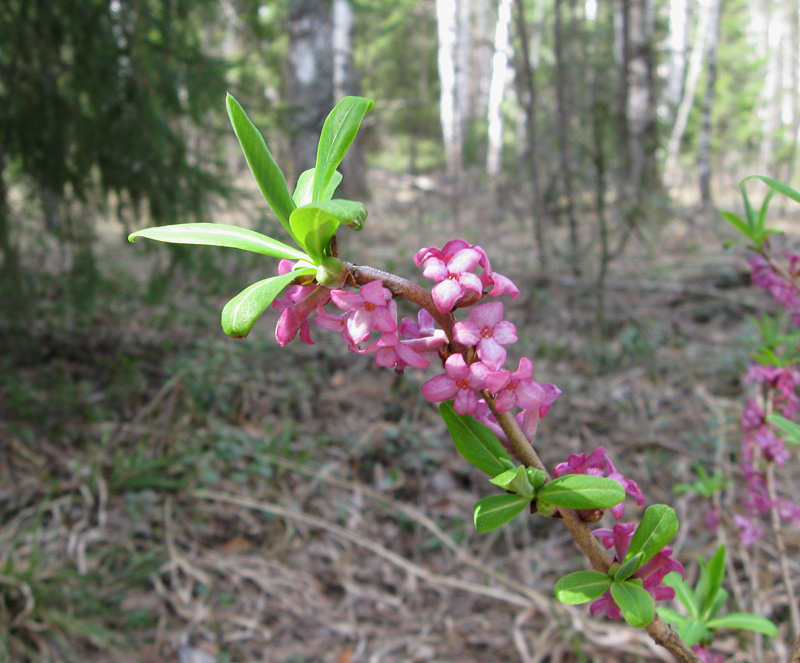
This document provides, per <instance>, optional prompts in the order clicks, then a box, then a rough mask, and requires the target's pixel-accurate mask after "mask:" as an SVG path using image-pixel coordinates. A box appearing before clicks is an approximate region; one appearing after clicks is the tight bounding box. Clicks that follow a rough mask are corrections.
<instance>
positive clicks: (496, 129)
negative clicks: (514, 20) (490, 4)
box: [486, 0, 511, 179]
mask: <svg viewBox="0 0 800 663" xmlns="http://www.w3.org/2000/svg"><path fill="white" fill-rule="evenodd" d="M510 23H511V0H500V2H499V3H498V5H497V24H496V26H495V33H494V57H493V58H492V78H491V83H490V86H489V103H488V109H487V119H488V124H489V129H488V147H487V150H486V173H487V174H488V175H489V177H490V178H492V179H495V178H497V177H498V176H499V175H500V170H501V168H502V159H503V112H502V107H503V97H504V96H505V88H506V81H507V79H508V48H509V42H508V29H509V24H510Z"/></svg>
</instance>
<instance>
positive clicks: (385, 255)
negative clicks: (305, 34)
mask: <svg viewBox="0 0 800 663" xmlns="http://www.w3.org/2000/svg"><path fill="white" fill-rule="evenodd" d="M389 184H391V181H390V182H388V183H387V182H386V181H383V182H382V184H381V186H383V187H387V189H388V187H389ZM389 192H390V193H392V195H391V196H390V201H393V202H391V204H381V203H375V204H373V206H372V207H371V219H370V221H371V222H372V223H373V226H372V227H371V228H370V227H369V226H368V229H367V230H365V231H364V233H363V234H362V235H361V236H357V237H355V238H353V240H352V243H351V238H350V237H346V238H343V241H342V242H341V244H342V245H345V246H348V244H349V245H350V246H354V247H356V248H353V249H352V252H356V250H358V251H367V252H369V253H370V254H371V255H372V256H374V260H375V262H376V263H377V264H379V265H381V266H384V265H387V264H388V265H389V266H390V267H394V268H396V269H398V270H400V271H405V272H407V273H410V267H409V266H410V260H408V259H407V258H406V257H405V255H406V254H408V255H410V254H411V253H412V252H413V251H415V250H416V249H417V248H419V246H420V245H433V244H441V243H442V242H443V241H446V239H447V238H448V234H449V229H448V228H447V224H444V223H440V222H439V220H438V219H440V218H442V217H444V216H446V204H445V202H444V201H441V200H437V199H435V198H429V197H425V194H422V193H420V192H418V191H417V192H414V191H413V190H406V189H403V191H400V192H398V191H394V192H392V191H391V190H390V191H389ZM399 194H402V195H399ZM470 202H471V204H470V205H469V208H468V211H465V208H466V207H467V206H463V207H462V215H463V218H462V219H461V223H462V234H463V235H464V236H466V237H467V238H468V239H471V240H473V241H478V240H479V234H485V225H486V223H487V222H488V223H491V224H492V225H491V232H490V233H489V236H490V241H489V242H486V241H483V240H481V243H482V244H483V245H484V246H485V247H486V248H487V250H489V251H490V255H491V256H492V258H493V264H494V266H495V268H497V269H498V270H499V271H501V272H503V273H507V274H508V275H509V276H512V277H516V278H517V279H519V280H521V281H522V282H523V283H524V282H525V281H526V279H527V280H530V281H531V282H532V272H531V262H532V260H533V255H534V252H533V246H532V244H531V242H530V241H529V240H528V239H527V238H528V237H529V235H530V233H529V231H528V229H527V228H524V227H522V225H521V224H520V223H519V222H518V221H517V220H516V219H514V218H511V216H510V215H509V217H508V218H506V217H505V215H504V213H503V208H502V207H498V205H497V201H496V200H495V199H493V198H492V197H491V196H488V195H486V196H475V199H474V200H473V201H470ZM379 221H382V222H384V225H383V226H382V227H380V226H378V222H379ZM389 221H390V222H391V223H389ZM587 223H588V222H587ZM717 230H718V228H717V227H716V226H714V225H709V226H704V225H699V226H693V227H688V228H687V226H685V225H684V224H676V225H674V226H667V227H664V228H660V229H658V231H656V230H648V231H647V232H648V233H651V236H649V239H648V236H645V238H644V239H641V240H639V241H636V242H634V243H632V245H631V247H630V250H629V251H628V253H627V254H626V256H625V257H624V259H623V260H621V261H619V262H617V263H615V264H614V267H613V271H614V273H613V274H612V278H611V280H610V283H609V291H608V294H607V297H606V299H607V311H606V316H607V318H608V320H609V321H611V324H612V327H613V330H612V333H611V335H610V337H609V338H603V337H602V336H601V335H600V333H599V331H598V329H597V327H596V315H595V313H596V311H595V295H594V292H593V289H592V284H591V279H589V278H585V279H584V280H577V281H576V280H575V279H574V278H572V277H568V276H567V275H568V273H569V270H568V269H567V265H565V264H557V265H556V266H555V267H554V270H553V273H552V274H551V275H550V276H551V277H552V278H551V281H550V283H549V284H548V285H547V286H546V287H538V288H537V289H536V290H535V291H531V292H529V293H528V294H526V295H525V296H524V297H523V298H521V299H520V300H519V301H518V302H516V303H515V304H514V305H513V306H510V307H509V310H510V316H511V317H512V319H513V320H514V321H515V322H516V323H517V325H518V327H519V329H520V331H521V342H520V348H521V349H520V350H519V353H522V352H524V353H526V354H529V355H531V356H532V357H533V358H534V362H535V364H536V369H537V377H538V378H539V379H540V380H541V381H552V382H555V383H556V384H558V385H559V386H560V387H561V388H562V389H563V390H564V395H563V396H562V398H561V399H560V400H559V402H558V403H557V405H556V406H555V407H554V408H553V410H552V412H551V414H550V415H549V416H548V418H547V419H546V420H545V421H544V422H543V423H542V425H541V426H540V447H541V450H542V455H543V457H544V459H545V460H546V462H548V463H550V464H551V465H552V464H554V463H556V462H559V461H561V460H564V459H565V458H566V457H567V455H568V454H570V453H573V452H576V451H579V450H586V449H590V448H595V447H596V446H599V445H600V444H603V445H605V446H606V448H607V449H608V450H609V451H610V453H611V455H612V457H613V458H615V459H616V460H617V461H618V465H619V466H620V468H621V469H622V470H623V471H624V472H625V473H626V474H627V475H628V476H630V477H631V478H635V479H636V480H637V481H638V482H639V484H640V485H641V486H642V488H643V490H644V491H645V494H646V496H647V497H648V500H649V501H650V502H659V501H662V502H669V503H673V504H674V505H675V507H676V509H677V511H678V514H679V517H680V518H681V523H682V526H681V531H680V532H679V534H678V537H677V539H676V541H675V545H674V547H675V548H676V554H677V555H678V556H679V557H680V558H681V559H682V560H683V561H684V563H686V564H687V566H688V568H689V569H690V570H691V569H692V568H693V562H692V560H693V559H694V557H695V555H696V554H697V553H703V554H706V555H709V554H710V553H711V552H713V550H714V548H715V547H716V544H717V538H716V537H715V536H714V535H713V534H711V533H710V532H708V531H707V530H706V528H705V526H704V524H703V512H704V508H705V506H704V503H703V501H702V500H700V499H699V498H697V497H692V496H681V497H678V498H674V497H673V496H672V495H671V493H670V490H671V487H672V485H673V484H675V483H677V482H681V481H690V480H692V478H693V477H692V475H691V472H690V470H691V468H692V466H693V465H694V464H695V463H697V462H703V463H704V464H705V465H706V467H707V468H708V469H709V471H711V472H713V471H724V472H727V473H729V474H730V475H732V476H734V477H736V471H737V470H736V468H735V466H733V465H731V462H732V455H731V454H732V452H735V451H736V450H737V448H738V444H739V437H738V428H737V425H736V421H737V417H738V411H739V408H740V407H741V405H742V402H743V401H742V400H741V392H742V386H741V383H740V375H741V373H742V369H743V367H744V365H745V360H746V351H745V350H744V349H743V348H744V346H743V345H742V344H741V340H742V336H743V334H744V329H745V327H744V323H743V317H744V315H745V314H750V313H752V312H753V311H755V310H757V309H758V307H759V306H761V303H760V301H761V300H760V298H759V297H758V296H757V295H756V294H755V293H753V292H752V290H751V289H749V288H748V287H747V286H746V283H744V282H743V281H742V280H741V279H740V276H741V266H740V263H739V261H738V258H737V257H736V255H734V254H727V253H724V252H723V251H722V250H721V249H720V248H719V246H720V244H721V239H720V236H719V234H718V232H717ZM590 234H591V230H590V229H589V228H587V237H589V236H590ZM587 243H588V240H587ZM129 250H130V249H128V248H127V247H125V248H119V247H118V248H116V249H114V251H129ZM345 250H347V249H345ZM112 255H113V254H112ZM125 260H130V256H128V257H127V258H125ZM392 262H393V263H394V265H392V264H390V263H392ZM398 265H399V267H398ZM195 285H196V284H194V283H190V284H187V287H188V288H189V289H191V287H193V286H195ZM182 297H183V300H182V302H181V304H180V306H179V308H178V309H177V312H176V310H174V309H170V308H169V305H168V304H167V305H160V306H159V307H154V311H152V312H150V313H147V312H145V313H144V314H142V310H143V308H142V307H139V306H137V307H136V308H134V309H132V310H131V311H122V312H120V313H117V314H107V315H106V318H105V327H106V328H105V330H104V331H102V332H101V333H100V334H99V336H100V337H102V338H105V339H106V340H108V343H105V344H104V343H99V342H96V343H95V345H94V346H93V349H92V351H91V352H77V351H76V350H75V348H76V347H77V346H78V345H79V344H78V343H68V342H66V341H64V342H63V343H62V344H61V345H60V346H57V347H56V346H55V345H54V349H53V350H52V352H50V353H49V354H47V355H46V356H44V355H43V358H40V360H39V361H38V363H35V364H34V365H30V366H26V367H20V368H19V369H18V372H17V373H16V374H15V376H14V379H13V380H12V379H11V378H9V379H8V380H7V381H6V382H5V383H4V385H3V387H2V389H3V391H0V399H4V402H6V403H8V404H9V407H8V410H7V412H8V416H5V415H4V416H3V417H2V420H0V448H2V450H3V453H2V454H0V510H1V511H2V513H3V521H2V522H3V524H2V527H1V528H0V597H2V600H1V601H0V624H1V626H0V634H1V635H2V637H0V661H2V660H3V656H5V657H6V659H7V660H8V661H10V662H13V663H27V662H28V661H30V662H33V661H36V662H41V663H61V662H62V661H80V660H91V661H99V662H101V663H105V662H108V663H123V662H127V661H148V662H153V663H159V662H161V661H165V662H166V661H169V662H180V663H212V662H213V663H224V662H226V661H230V662H240V661H241V662H244V661H265V662H267V661H269V662H272V661H274V662H282V663H283V662H290V663H302V662H305V661H307V662H311V661H314V662H316V661H320V662H325V663H368V662H369V663H373V662H374V663H378V662H381V663H394V662H400V661H403V662H408V661H414V662H422V661H436V662H440V663H448V662H453V663H455V662H458V663H470V662H473V661H474V662H476V663H477V662H487V661H509V662H512V661H513V662H517V661H519V662H522V663H534V662H545V661H547V662H551V663H555V662H562V661H563V662H565V663H566V662H572V661H587V660H588V661H598V662H599V661H615V662H625V661H630V662H633V661H644V660H648V661H650V660H652V661H656V660H665V661H667V660H669V658H667V657H666V656H665V654H664V653H663V652H662V651H659V650H658V648H657V647H655V646H654V645H653V644H652V643H651V642H650V641H649V639H648V638H647V637H646V635H645V634H643V633H640V632H636V631H633V630H632V629H629V628H627V627H625V626H624V625H623V624H621V623H615V622H610V621H608V620H595V619H590V618H589V617H588V612H587V610H586V609H585V608H584V607H574V608H567V607H564V606H559V605H557V604H555V603H553V602H552V601H551V600H550V598H549V597H550V596H551V592H552V586H553V584H554V582H555V581H556V579H557V578H558V577H560V575H563V574H565V573H566V572H569V571H572V570H576V569H578V568H581V564H582V562H581V560H580V558H579V557H578V556H577V554H576V552H575V551H574V549H573V547H572V546H571V545H570V543H569V541H568V540H567V538H566V537H565V535H564V532H563V531H562V529H561V528H559V527H558V524H557V523H551V522H546V521H544V520H542V519H540V518H528V519H524V518H520V519H518V520H517V521H516V522H514V523H513V525H512V526H511V527H508V528H505V529H504V530H502V531H500V532H496V533H492V534H487V535H477V534H476V533H475V532H474V528H473V527H472V525H471V512H472V505H473V504H474V502H475V500H476V499H477V497H480V496H483V495H485V494H488V493H489V491H490V486H489V484H488V482H487V481H486V480H485V478H484V477H482V476H480V473H478V472H476V471H472V470H471V469H470V468H469V466H467V465H466V463H465V462H464V461H462V460H461V459H460V458H459V457H458V456H457V454H455V452H454V451H453V449H452V446H451V445H450V444H449V441H448V440H447V439H446V433H445V432H444V429H443V424H442V423H441V422H440V421H439V420H438V419H437V415H436V412H435V409H434V408H431V407H430V406H429V404H427V403H425V402H424V401H423V400H422V399H421V397H420V396H419V394H418V386H419V384H420V383H421V381H422V380H423V379H424V377H423V376H420V375H413V374H409V375H408V376H406V378H405V379H399V378H397V377H395V376H394V375H392V374H391V373H390V372H385V371H382V370H380V369H376V368H374V367H372V366H371V365H370V362H369V359H368V358H363V357H362V358H358V357H356V358H353V357H352V356H346V351H345V350H344V348H341V347H339V346H338V345H337V344H336V342H335V339H327V340H326V339H323V338H320V337H322V334H321V333H320V332H319V331H318V332H317V334H316V337H317V338H320V342H319V343H318V344H317V345H316V346H313V347H308V346H299V345H298V346H296V347H292V346H290V347H289V348H287V350H286V351H283V352H280V351H279V349H278V348H276V347H275V346H274V344H273V343H272V341H271V340H270V339H269V336H270V327H271V325H270V321H269V320H268V321H266V322H264V323H263V324H261V325H260V326H259V328H258V330H257V331H255V332H254V333H253V335H252V336H251V338H250V339H248V341H246V342H244V343H241V342H239V343H237V342H235V341H232V340H228V339H220V338H219V336H220V335H221V333H217V332H216V329H215V328H214V325H216V316H215V314H214V313H213V310H212V309H211V308H206V309H201V308H198V307H197V306H195V304H194V301H195V300H194V298H193V296H192V295H191V294H188V295H182ZM216 303H217V302H216V301H215V302H214V305H215V306H216ZM187 309H188V310H189V311H190V312H191V313H192V314H191V315H188V314H187ZM130 313H133V315H131V314H130ZM142 318H144V319H142ZM147 318H151V320H148V319H147ZM154 318H157V319H158V320H160V321H161V322H160V323H159V322H153V319H154ZM200 320H204V322H203V324H204V325H206V327H207V328H206V329H201V328H199V327H198V321H200ZM270 320H273V318H270ZM151 323H152V324H151ZM59 338H61V336H59ZM64 338H66V339H69V338H71V337H69V336H66V337H64ZM62 340H63V339H62ZM74 340H75V339H73V341H74ZM512 354H513V352H512ZM514 356H515V357H516V356H518V355H516V354H515V355H514ZM124 361H128V362H129V363H130V365H131V368H130V370H129V371H128V372H127V373H125V375H124V376H122V377H120V378H119V381H118V382H115V380H114V379H110V378H109V374H112V375H117V372H118V369H119V366H120V364H121V362H124ZM57 375H60V376H62V378H63V377H64V376H65V375H68V376H70V379H69V380H67V379H61V378H59V379H56V376H57ZM76 385H77V386H76ZM70 386H71V387H72V388H75V389H78V391H77V392H72V393H71V395H70V394H69V393H61V395H59V394H56V393H51V391H49V390H48V387H49V389H50V390H52V391H55V389H56V388H57V389H59V390H62V391H63V390H65V389H69V388H70ZM15 388H16V389H21V390H27V392H25V393H26V395H25V398H22V399H21V396H20V393H16V395H15V394H14V393H12V391H13V389H15ZM12 397H13V398H12ZM48 399H51V400H49V401H48ZM20 402H22V405H24V406H25V408H27V409H25V408H22V405H20ZM51 403H52V404H51ZM12 405H13V408H14V409H12V407H11V406H12ZM20 413H22V414H20ZM734 460H735V458H734ZM793 462H796V461H793ZM795 467H796V465H795ZM787 476H788V475H787ZM787 488H788V489H789V490H791V491H796V488H795V487H794V486H791V485H789V486H787ZM794 496H795V497H797V495H794ZM733 499H734V494H733V492H732V491H731V490H729V491H728V493H726V495H724V496H722V500H723V502H722V505H723V507H724V508H725V509H726V510H727V511H726V512H727V513H732V511H733V509H734V508H735V504H734V503H733V502H732V500H733ZM629 513H630V517H632V518H633V517H635V514H636V510H635V509H631V510H630V512H629ZM607 517H608V516H607ZM798 544H800V541H799V540H798V536H797V533H796V532H790V533H789V545H790V549H791V550H792V551H793V552H795V553H796V551H797V550H798ZM729 545H730V547H731V548H732V552H733V554H732V555H731V570H732V571H733V572H734V577H735V578H736V579H737V582H736V583H735V585H734V586H733V589H734V590H735V593H736V595H737V598H739V599H740V600H741V601H742V602H743V603H744V604H745V606H747V605H748V602H749V601H750V600H751V599H752V594H753V591H754V590H753V587H752V586H751V585H750V584H749V583H748V581H747V574H746V571H747V569H748V565H749V567H750V568H754V569H758V573H757V575H758V577H759V582H760V588H759V589H758V596H759V598H760V600H761V602H762V605H763V608H764V610H765V614H768V615H769V616H772V617H773V618H775V619H776V620H778V621H781V622H782V621H784V620H785V619H786V606H785V593H784V592H782V590H781V587H780V581H779V575H778V564H777V560H776V554H775V551H774V549H772V547H771V545H770V543H769V538H766V539H765V540H764V541H763V542H761V544H760V545H759V547H758V549H757V550H756V551H753V552H750V553H747V554H746V555H745V553H744V551H742V550H740V549H739V548H738V547H737V546H736V543H735V541H734V540H732V539H730V540H729ZM790 562H791V564H792V570H793V571H795V572H796V571H797V562H796V560H795V559H792V560H790ZM781 635H782V638H783V641H784V642H789V638H790V634H789V633H788V627H787V626H783V627H782V631H781ZM747 642H748V640H746V639H745V640H739V639H737V638H736V637H735V636H728V637H727V638H726V639H725V640H723V641H722V642H721V643H720V647H721V648H722V649H723V650H725V651H728V652H729V653H730V654H731V655H732V656H734V659H733V660H741V661H744V660H749V659H748V654H746V653H745V652H746V647H747V646H748V645H747V644H746V643H747ZM737 651H739V652H740V653H738V654H737ZM783 652H784V650H782V649H781V645H780V643H777V644H771V645H769V646H768V647H767V654H766V656H765V658H764V660H765V661H775V660H779V658H780V656H781V655H782V654H783Z"/></svg>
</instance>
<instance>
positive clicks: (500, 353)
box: [478, 338, 507, 370]
mask: <svg viewBox="0 0 800 663" xmlns="http://www.w3.org/2000/svg"><path fill="white" fill-rule="evenodd" d="M506 355H507V353H506V349H505V348H504V347H503V346H502V345H500V344H499V343H498V342H497V341H495V340H494V339H493V338H484V339H483V340H482V341H481V342H480V343H478V357H479V358H480V360H481V361H482V362H484V363H485V364H486V365H487V366H489V368H493V369H495V370H498V369H499V368H500V367H501V366H502V365H503V362H505V360H506Z"/></svg>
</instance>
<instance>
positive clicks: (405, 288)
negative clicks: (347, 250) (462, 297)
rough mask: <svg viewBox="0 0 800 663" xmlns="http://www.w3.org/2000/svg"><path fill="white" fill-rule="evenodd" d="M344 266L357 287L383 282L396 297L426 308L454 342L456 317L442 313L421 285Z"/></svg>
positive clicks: (372, 270) (380, 272) (368, 269)
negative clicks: (373, 282)
mask: <svg viewBox="0 0 800 663" xmlns="http://www.w3.org/2000/svg"><path fill="white" fill-rule="evenodd" d="M344 266H345V267H347V270H348V271H349V272H350V275H351V276H352V277H353V281H355V283H356V285H359V286H361V285H366V284H367V283H370V282H371V281H383V286H384V287H385V288H388V289H389V290H390V291H391V292H392V294H393V295H394V296H395V297H403V298H404V299H407V300H408V301H410V302H413V303H415V304H416V305H417V306H420V307H421V308H424V309H425V310H426V311H428V313H430V314H431V315H432V316H433V319H434V320H436V322H438V323H439V326H440V327H441V328H442V329H443V330H444V333H445V334H447V338H449V339H450V340H451V341H452V338H453V325H454V324H455V322H456V319H455V317H454V316H453V314H452V313H442V312H441V311H440V310H439V308H438V307H437V306H436V304H435V303H434V301H433V297H431V293H430V292H428V291H427V290H426V289H425V288H423V287H422V286H421V285H417V284H416V283H414V282H413V281H409V280H408V279H404V278H403V277H401V276H397V275H396V274H390V273H389V272H384V271H383V270H382V269H376V268H375V267H369V266H367V265H354V264H353V263H351V262H345V263H344Z"/></svg>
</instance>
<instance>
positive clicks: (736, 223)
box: [720, 211, 755, 239]
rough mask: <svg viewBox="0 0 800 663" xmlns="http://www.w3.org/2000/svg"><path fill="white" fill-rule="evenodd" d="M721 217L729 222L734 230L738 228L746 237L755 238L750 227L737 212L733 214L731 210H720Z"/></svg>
mask: <svg viewBox="0 0 800 663" xmlns="http://www.w3.org/2000/svg"><path fill="white" fill-rule="evenodd" d="M720 214H721V215H722V218H723V219H725V220H726V221H727V222H728V223H730V224H731V225H732V226H733V227H734V228H736V230H738V231H739V232H740V233H741V234H742V235H744V236H745V237H747V238H748V239H755V238H754V237H753V231H752V230H751V229H750V226H749V225H748V224H747V221H745V220H744V219H743V218H742V217H740V216H739V215H738V214H734V213H733V212H726V211H722V212H720Z"/></svg>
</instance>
